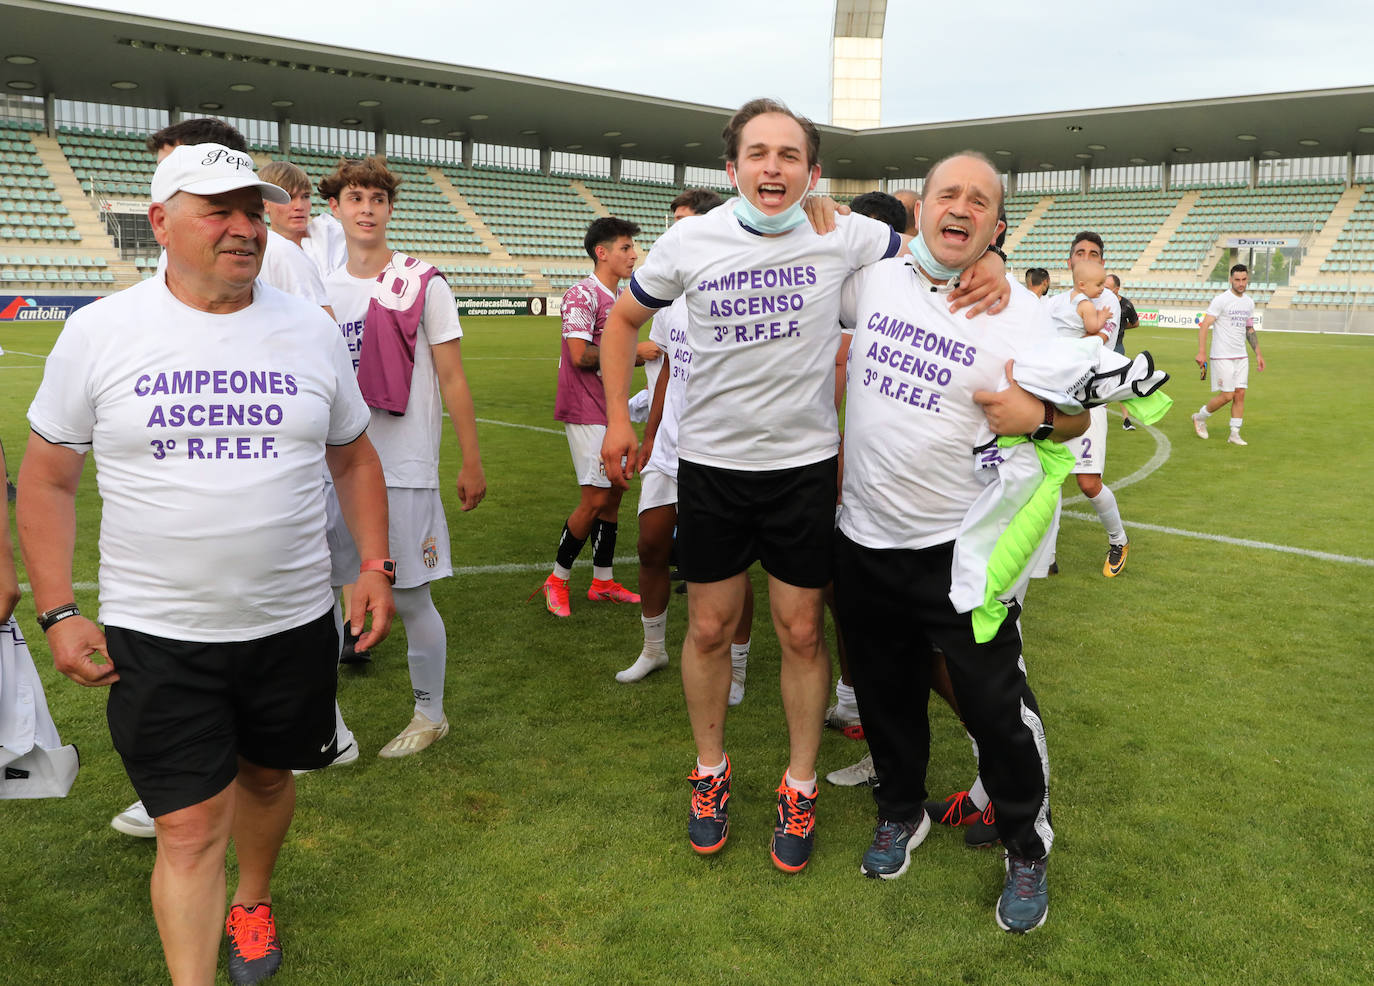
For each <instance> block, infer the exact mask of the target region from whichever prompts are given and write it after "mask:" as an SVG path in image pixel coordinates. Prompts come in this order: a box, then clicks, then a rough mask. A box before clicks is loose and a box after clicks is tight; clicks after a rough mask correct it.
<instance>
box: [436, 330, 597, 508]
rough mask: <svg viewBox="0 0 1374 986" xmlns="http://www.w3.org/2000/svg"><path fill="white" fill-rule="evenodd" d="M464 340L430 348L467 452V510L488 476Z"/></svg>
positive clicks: (462, 485) (461, 495)
mask: <svg viewBox="0 0 1374 986" xmlns="http://www.w3.org/2000/svg"><path fill="white" fill-rule="evenodd" d="M462 341H463V340H461V339H450V340H448V341H447V342H441V343H439V344H438V345H436V346H430V347H429V349H430V353H431V354H432V355H433V356H434V370H435V373H437V374H438V376H439V393H440V394H441V395H442V396H443V398H444V407H446V408H448V417H449V420H450V421H452V422H453V431H454V434H456V435H457V436H458V447H459V448H460V449H462V451H463V465H462V466H461V467H460V468H459V470H458V502H459V503H461V504H462V507H463V509H464V510H465V511H466V510H472V509H474V508H475V507H476V506H477V504H479V503H481V502H482V498H483V497H485V496H486V495H487V477H486V473H485V472H483V471H482V453H481V451H480V450H479V449H478V447H477V412H476V411H475V410H474V409H473V404H472V391H471V390H470V389H469V388H468V377H467V374H466V373H465V372H463V351H462V348H461V346H460V344H461V343H462ZM578 341H579V342H580V341H581V340H578Z"/></svg>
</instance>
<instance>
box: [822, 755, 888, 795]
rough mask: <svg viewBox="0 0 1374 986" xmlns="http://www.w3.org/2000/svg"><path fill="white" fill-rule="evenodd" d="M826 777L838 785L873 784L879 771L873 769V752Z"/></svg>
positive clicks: (856, 785) (857, 785)
mask: <svg viewBox="0 0 1374 986" xmlns="http://www.w3.org/2000/svg"><path fill="white" fill-rule="evenodd" d="M825 779H826V780H827V781H829V782H830V783H831V784H834V785H835V786H836V787H859V786H860V785H862V784H868V785H870V786H872V785H873V784H874V783H875V782H876V781H877V780H878V772H877V771H876V770H874V769H873V754H871V753H870V754H869V755H868V756H866V757H864V758H863V759H862V760H860V761H859V762H858V763H856V764H850V765H849V766H848V767H841V768H840V769H839V770H832V771H831V772H830V773H828V774H826V775H825Z"/></svg>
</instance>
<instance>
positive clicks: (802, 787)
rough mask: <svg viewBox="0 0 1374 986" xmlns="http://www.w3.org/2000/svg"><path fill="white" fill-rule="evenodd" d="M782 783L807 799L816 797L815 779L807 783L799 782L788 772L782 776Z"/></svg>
mask: <svg viewBox="0 0 1374 986" xmlns="http://www.w3.org/2000/svg"><path fill="white" fill-rule="evenodd" d="M783 783H785V784H786V785H787V786H788V787H791V788H796V789H797V790H798V791H800V792H801V793H802V794H803V795H805V796H806V797H808V798H813V797H815V796H816V778H814V777H813V778H811V780H809V781H799V780H797V779H796V778H795V777H793V776H792V771H790V770H789V771H787V773H786V775H784V779H783Z"/></svg>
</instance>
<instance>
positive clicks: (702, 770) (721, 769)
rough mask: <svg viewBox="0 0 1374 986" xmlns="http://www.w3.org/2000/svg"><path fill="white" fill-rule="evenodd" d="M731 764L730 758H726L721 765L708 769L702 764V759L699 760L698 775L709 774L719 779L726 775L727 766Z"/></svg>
mask: <svg viewBox="0 0 1374 986" xmlns="http://www.w3.org/2000/svg"><path fill="white" fill-rule="evenodd" d="M729 762H730V758H729V757H726V758H725V759H723V760H721V762H720V763H718V764H716V765H715V766H714V767H708V766H706V765H705V764H704V763H702V762H701V759H700V758H697V773H698V774H709V775H710V776H711V777H719V776H720V775H721V774H723V773H725V765H726V764H727V763H729Z"/></svg>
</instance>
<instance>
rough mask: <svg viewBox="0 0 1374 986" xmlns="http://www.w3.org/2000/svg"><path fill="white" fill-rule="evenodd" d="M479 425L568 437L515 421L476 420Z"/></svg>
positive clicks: (547, 429)
mask: <svg viewBox="0 0 1374 986" xmlns="http://www.w3.org/2000/svg"><path fill="white" fill-rule="evenodd" d="M444 417H448V412H447V411H445V412H444ZM475 420H476V421H477V423H478V424H483V425H500V426H501V427H502V428H523V429H524V430H525V431H538V432H542V433H543V434H545V435H557V436H558V437H559V438H565V437H567V432H565V431H559V430H558V429H557V428H540V427H539V426H538V425H522V424H517V423H516V422H514V421H497V420H496V419H495V418H476V419H475Z"/></svg>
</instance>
